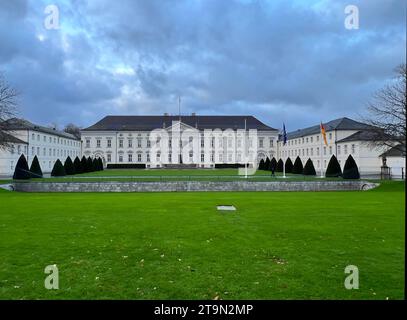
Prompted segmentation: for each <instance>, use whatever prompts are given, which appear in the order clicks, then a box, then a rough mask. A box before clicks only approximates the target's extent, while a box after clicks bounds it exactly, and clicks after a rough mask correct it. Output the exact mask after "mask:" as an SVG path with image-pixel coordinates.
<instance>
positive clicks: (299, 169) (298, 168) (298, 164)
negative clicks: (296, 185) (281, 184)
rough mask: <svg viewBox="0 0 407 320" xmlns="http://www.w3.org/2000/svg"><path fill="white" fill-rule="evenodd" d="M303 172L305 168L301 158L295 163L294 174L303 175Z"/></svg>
mask: <svg viewBox="0 0 407 320" xmlns="http://www.w3.org/2000/svg"><path fill="white" fill-rule="evenodd" d="M303 171H304V167H303V166H302V161H301V159H300V157H297V158H296V159H295V162H294V166H293V170H292V173H295V174H302V172H303Z"/></svg>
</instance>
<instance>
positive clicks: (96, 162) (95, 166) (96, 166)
mask: <svg viewBox="0 0 407 320" xmlns="http://www.w3.org/2000/svg"><path fill="white" fill-rule="evenodd" d="M98 159H99V158H98ZM98 159H96V158H93V160H92V169H93V171H99V160H98Z"/></svg>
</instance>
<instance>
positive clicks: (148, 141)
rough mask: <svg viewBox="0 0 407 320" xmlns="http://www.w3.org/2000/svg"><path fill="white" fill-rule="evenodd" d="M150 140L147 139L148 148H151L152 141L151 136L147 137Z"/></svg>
mask: <svg viewBox="0 0 407 320" xmlns="http://www.w3.org/2000/svg"><path fill="white" fill-rule="evenodd" d="M147 139H148V140H147V148H150V147H151V141H150V139H149V138H147Z"/></svg>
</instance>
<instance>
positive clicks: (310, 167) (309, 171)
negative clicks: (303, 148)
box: [304, 158, 317, 176]
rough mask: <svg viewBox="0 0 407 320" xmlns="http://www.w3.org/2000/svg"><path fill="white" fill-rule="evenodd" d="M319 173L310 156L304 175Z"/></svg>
mask: <svg viewBox="0 0 407 320" xmlns="http://www.w3.org/2000/svg"><path fill="white" fill-rule="evenodd" d="M316 175H317V173H316V171H315V168H314V164H313V163H312V160H311V158H308V160H307V162H306V163H305V166H304V176H316Z"/></svg>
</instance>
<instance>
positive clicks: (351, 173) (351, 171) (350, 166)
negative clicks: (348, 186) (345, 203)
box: [342, 155, 360, 179]
mask: <svg viewBox="0 0 407 320" xmlns="http://www.w3.org/2000/svg"><path fill="white" fill-rule="evenodd" d="M342 177H343V178H344V179H359V178H360V174H359V169H358V166H357V164H356V162H355V159H353V157H352V155H349V157H348V159H346V162H345V166H344V167H343V174H342Z"/></svg>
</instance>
